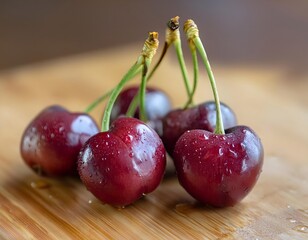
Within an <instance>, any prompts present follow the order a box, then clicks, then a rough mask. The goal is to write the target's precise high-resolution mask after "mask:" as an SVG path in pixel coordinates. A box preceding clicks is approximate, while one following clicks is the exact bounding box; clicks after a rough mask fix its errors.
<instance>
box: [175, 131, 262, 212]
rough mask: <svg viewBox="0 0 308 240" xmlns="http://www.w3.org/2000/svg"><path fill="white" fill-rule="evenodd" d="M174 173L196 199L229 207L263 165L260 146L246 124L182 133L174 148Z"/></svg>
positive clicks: (244, 191) (249, 186) (251, 184)
mask: <svg viewBox="0 0 308 240" xmlns="http://www.w3.org/2000/svg"><path fill="white" fill-rule="evenodd" d="M174 162H175V168H176V172H177V176H178V179H179V182H180V183H181V185H182V186H183V187H184V188H185V189H186V191H187V192H188V193H189V194H191V195H192V196H193V197H194V198H196V199H197V200H198V201H200V202H203V203H206V204H210V205H212V206H216V207H225V206H233V205H234V204H236V203H237V202H239V201H240V200H242V199H243V198H244V197H245V196H246V195H247V194H248V193H249V192H250V191H251V189H252V188H253V186H254V185H255V183H256V182H257V179H258V177H259V175H260V172H261V168H262V164H263V148H262V144H261V142H260V139H259V138H258V136H257V135H256V134H255V133H254V132H253V130H251V129H250V128H248V127H245V126H237V127H234V128H230V129H228V130H226V134H224V135H222V134H215V133H211V132H209V131H206V130H191V131H187V132H185V133H184V134H183V135H182V136H181V137H180V139H179V140H178V142H177V144H176V146H175V150H174Z"/></svg>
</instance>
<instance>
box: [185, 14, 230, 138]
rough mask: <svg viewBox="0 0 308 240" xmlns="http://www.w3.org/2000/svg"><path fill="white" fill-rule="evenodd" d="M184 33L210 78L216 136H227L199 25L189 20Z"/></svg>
mask: <svg viewBox="0 0 308 240" xmlns="http://www.w3.org/2000/svg"><path fill="white" fill-rule="evenodd" d="M184 31H186V34H187V36H188V38H189V39H191V40H192V42H193V43H194V44H195V46H196V49H197V50H198V52H199V54H200V56H201V58H202V61H203V63H204V66H205V68H206V71H207V74H208V76H209V80H210V84H211V88H212V91H213V95H214V100H215V106H216V127H215V133H216V134H225V130H224V126H223V121H222V116H221V109H220V101H219V96H218V90H217V86H216V81H215V77H214V74H213V72H212V68H211V65H210V62H209V60H208V57H207V54H206V51H205V49H204V47H203V44H202V41H201V39H200V38H199V30H198V27H197V25H196V24H195V23H194V21H193V20H191V19H189V20H187V21H186V22H185V25H184Z"/></svg>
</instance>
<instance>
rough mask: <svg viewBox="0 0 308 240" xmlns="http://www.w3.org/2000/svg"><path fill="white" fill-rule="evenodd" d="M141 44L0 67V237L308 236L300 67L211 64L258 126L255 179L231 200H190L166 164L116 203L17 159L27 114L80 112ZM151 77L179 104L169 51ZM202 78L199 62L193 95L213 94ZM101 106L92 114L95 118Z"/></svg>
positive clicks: (245, 120) (224, 89) (307, 105)
mask: <svg viewBox="0 0 308 240" xmlns="http://www.w3.org/2000/svg"><path fill="white" fill-rule="evenodd" d="M141 46H142V44H136V45H135V44H134V45H131V46H126V47H122V48H117V49H110V50H105V51H102V52H96V53H89V54H86V55H79V56H73V57H70V58H64V59H59V60H56V61H52V62H44V63H40V64H36V65H31V66H26V67H22V68H17V69H12V70H9V71H5V72H2V73H0V169H1V171H0V182H1V184H0V238H1V239H308V178H307V176H308V168H307V163H308V134H307V132H308V94H307V90H308V81H307V80H308V74H304V73H302V74H296V75H294V73H292V72H289V71H288V70H287V69H285V68H282V67H281V68H280V67H271V66H269V67H264V66H251V65H250V66H249V65H244V64H243V65H237V66H223V65H217V64H212V65H213V70H214V73H215V75H216V79H217V85H218V89H219V92H220V98H221V100H222V101H223V102H226V103H227V104H228V105H230V106H231V107H232V108H233V109H234V111H235V112H236V113H237V116H238V121H239V123H240V124H244V125H248V126H250V127H252V128H253V129H254V130H255V131H256V132H257V133H258V135H259V136H260V137H261V139H262V142H263V144H264V149H265V161H264V168H263V172H262V174H261V177H260V179H259V181H258V183H257V185H256V186H255V188H254V189H253V191H252V192H251V193H250V194H249V196H248V197H246V198H245V199H244V200H243V201H242V202H241V203H240V204H238V205H236V206H234V207H229V208H222V209H216V208H211V207H207V206H202V205H201V204H199V203H197V202H196V201H195V200H194V199H193V198H192V197H190V196H189V195H188V194H187V193H186V192H185V191H184V190H183V189H182V187H181V186H180V185H179V184H178V182H177V179H176V177H175V176H174V173H173V169H172V165H169V166H168V172H169V175H168V176H167V177H166V178H165V179H164V180H163V182H162V184H161V185H160V186H159V188H158V189H157V190H156V191H154V192H153V193H151V194H149V195H147V196H146V197H144V198H143V199H141V200H139V201H137V202H136V203H134V204H133V205H131V206H129V207H126V208H124V209H116V208H114V207H111V206H108V205H104V204H102V203H101V202H100V201H98V200H97V199H95V197H94V196H93V195H92V194H91V193H90V192H88V191H87V190H86V189H85V187H84V186H83V185H82V183H81V182H80V181H79V180H77V179H72V178H64V179H50V178H43V177H40V176H38V175H36V174H35V173H33V172H32V171H31V170H30V169H29V168H28V167H27V166H26V165H25V164H24V162H23V161H22V159H21V157H20V154H19V143H20V138H21V134H22V131H23V130H24V128H25V127H26V125H27V124H28V123H29V121H30V120H31V119H32V118H33V117H34V116H35V115H36V114H37V113H38V112H39V111H40V110H41V109H43V108H44V107H46V106H48V105H51V104H61V105H63V106H65V107H67V108H69V109H70V110H72V111H82V110H84V109H85V108H86V106H87V104H89V103H90V102H91V101H92V100H94V99H95V98H96V97H98V96H100V95H101V94H103V93H104V92H106V91H108V90H109V89H111V87H113V86H115V84H116V83H117V82H118V81H119V80H120V79H121V77H122V76H123V75H124V73H125V72H126V71H127V70H128V69H129V67H130V66H131V65H132V64H133V63H134V61H135V60H136V59H137V56H138V54H139V52H140V50H141ZM156 59H157V58H156ZM200 68H201V69H203V68H202V67H200ZM189 71H190V74H191V72H192V68H191V66H189ZM138 80H139V79H136V80H134V81H133V82H137V81H138ZM151 84H152V85H155V86H159V87H160V88H162V89H163V90H165V91H166V92H167V93H168V94H169V95H170V96H171V98H172V101H173V104H174V106H175V107H176V106H181V105H182V104H183V103H184V101H185V90H184V87H183V83H182V80H181V74H180V70H179V67H178V64H177V60H176V59H175V58H173V57H170V55H169V57H168V58H166V59H165V60H164V61H163V64H162V66H161V68H160V69H159V70H158V72H157V73H156V75H155V77H154V78H153V80H152V81H151ZM209 86H210V85H209V83H208V80H207V77H206V75H205V72H204V70H202V71H201V73H200V84H199V87H198V90H197V94H196V98H195V102H202V101H205V100H209V99H212V93H211V90H210V87H209ZM103 106H104V104H102V106H100V107H98V108H97V109H96V110H95V111H94V112H93V116H94V118H95V119H96V120H97V121H100V117H101V113H102V109H103V108H104V107H103Z"/></svg>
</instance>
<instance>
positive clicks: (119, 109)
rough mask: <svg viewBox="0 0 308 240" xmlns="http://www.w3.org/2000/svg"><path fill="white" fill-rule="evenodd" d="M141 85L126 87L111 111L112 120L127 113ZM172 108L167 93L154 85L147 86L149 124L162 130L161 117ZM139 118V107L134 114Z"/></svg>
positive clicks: (146, 103)
mask: <svg viewBox="0 0 308 240" xmlns="http://www.w3.org/2000/svg"><path fill="white" fill-rule="evenodd" d="M138 89H139V86H131V87H128V88H126V89H124V90H123V91H122V92H121V93H120V95H119V96H118V98H117V100H116V102H115V104H114V105H113V108H112V112H111V118H110V119H111V122H112V121H114V120H115V119H117V118H118V117H119V116H121V115H125V114H126V112H127V110H128V108H129V105H130V103H131V101H132V100H133V98H134V97H135V95H136V94H137V93H138ZM170 110H171V101H170V99H169V97H168V96H167V94H166V93H165V92H163V91H162V90H160V89H157V88H154V87H147V88H146V98H145V111H146V114H147V118H148V123H149V125H150V126H151V127H152V128H153V129H154V130H155V131H156V132H157V133H159V134H160V133H161V132H162V123H161V119H162V118H163V117H164V116H165V115H166V114H167V113H168V112H169V111H170ZM134 117H135V118H139V117H140V116H139V108H137V109H136V112H135V114H134Z"/></svg>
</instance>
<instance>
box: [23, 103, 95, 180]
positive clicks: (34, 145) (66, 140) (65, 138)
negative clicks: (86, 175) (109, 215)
mask: <svg viewBox="0 0 308 240" xmlns="http://www.w3.org/2000/svg"><path fill="white" fill-rule="evenodd" d="M98 132H99V129H98V127H97V125H96V123H95V121H94V120H93V119H92V118H91V117H90V116H89V115H88V114H84V113H72V112H69V111H67V110H66V109H64V108H62V107H60V106H50V107H47V108H46V109H44V110H43V111H42V112H40V113H39V114H38V115H37V116H36V117H35V118H34V119H33V120H32V121H31V122H30V124H29V125H28V126H27V128H26V129H25V131H24V133H23V136H22V139H21V145H20V151H21V156H22V158H23V159H24V161H25V162H26V164H28V165H29V166H30V168H32V169H33V170H34V171H36V172H37V173H39V174H43V175H48V176H63V175H71V174H76V173H77V158H78V153H79V151H80V149H81V147H82V145H83V144H84V143H85V142H86V140H88V139H89V137H91V136H92V135H94V134H96V133H98Z"/></svg>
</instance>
